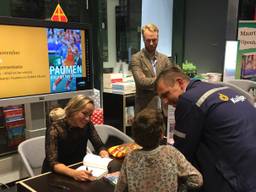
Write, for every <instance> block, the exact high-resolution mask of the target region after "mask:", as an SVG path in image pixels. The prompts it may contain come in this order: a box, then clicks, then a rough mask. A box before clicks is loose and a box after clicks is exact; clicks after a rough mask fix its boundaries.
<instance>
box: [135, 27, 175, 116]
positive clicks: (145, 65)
mask: <svg viewBox="0 0 256 192" xmlns="http://www.w3.org/2000/svg"><path fill="white" fill-rule="evenodd" d="M141 33H142V36H143V40H144V44H145V48H143V49H142V50H141V51H139V52H137V53H135V54H134V55H133V56H132V60H131V69H132V73H133V77H134V80H135V84H136V96H135V113H136V114H137V113H138V112H140V111H141V110H142V109H144V108H153V109H160V108H161V103H160V99H159V97H158V96H157V94H156V92H155V91H154V83H155V80H156V77H157V76H158V74H159V73H160V72H161V71H162V70H163V69H165V68H166V67H168V66H171V65H173V64H172V63H171V62H170V60H169V59H168V57H167V56H166V55H164V54H161V53H159V52H158V51H156V48H157V44H158V38H159V29H158V28H157V26H156V25H154V24H148V25H145V26H143V27H142V30H141Z"/></svg>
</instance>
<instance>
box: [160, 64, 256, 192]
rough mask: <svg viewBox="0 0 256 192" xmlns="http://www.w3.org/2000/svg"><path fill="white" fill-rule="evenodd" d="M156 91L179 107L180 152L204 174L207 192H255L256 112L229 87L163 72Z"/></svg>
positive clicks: (174, 71) (177, 71)
mask: <svg viewBox="0 0 256 192" xmlns="http://www.w3.org/2000/svg"><path fill="white" fill-rule="evenodd" d="M156 91H157V93H158V95H159V96H160V97H161V99H162V100H163V102H164V103H165V104H170V105H173V106H174V107H176V111H175V120H176V127H175V133H174V139H175V144H174V145H175V147H176V148H178V149H179V150H180V151H181V152H182V153H183V154H184V155H185V157H186V158H187V159H188V160H189V161H191V162H192V163H193V164H194V165H195V166H196V167H197V168H198V169H199V170H200V171H201V173H202V174H203V178H204V185H203V189H202V191H206V192H229V191H232V192H233V191H236V192H255V191H256V169H255V163H256V108H254V107H253V105H252V104H251V103H249V102H248V101H247V100H246V98H245V97H244V96H243V95H240V94H238V93H236V92H235V91H234V90H232V89H230V88H228V87H221V86H220V85H215V84H210V83H206V82H201V81H199V80H190V79H189V78H188V77H187V76H186V75H185V74H184V73H183V72H182V71H181V70H180V69H179V68H177V67H172V68H168V69H167V70H165V71H163V72H161V73H160V74H159V76H158V78H157V80H156Z"/></svg>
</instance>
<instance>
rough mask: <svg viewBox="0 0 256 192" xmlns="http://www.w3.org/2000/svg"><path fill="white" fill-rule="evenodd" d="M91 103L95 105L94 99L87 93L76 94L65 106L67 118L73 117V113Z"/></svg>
mask: <svg viewBox="0 0 256 192" xmlns="http://www.w3.org/2000/svg"><path fill="white" fill-rule="evenodd" d="M89 103H91V104H92V105H94V102H93V100H92V99H91V98H90V97H88V96H85V95H76V96H74V97H72V98H71V99H70V100H69V102H68V104H67V106H66V107H65V114H66V117H67V118H70V117H72V115H73V114H74V113H76V112H78V111H81V110H82V109H83V108H84V107H85V106H86V105H87V104H89Z"/></svg>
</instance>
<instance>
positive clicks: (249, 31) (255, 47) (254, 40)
mask: <svg viewBox="0 0 256 192" xmlns="http://www.w3.org/2000/svg"><path fill="white" fill-rule="evenodd" d="M236 78H238V79H256V21H239V26H238V52H237V67H236Z"/></svg>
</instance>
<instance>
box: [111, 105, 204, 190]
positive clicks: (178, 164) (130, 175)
mask: <svg viewBox="0 0 256 192" xmlns="http://www.w3.org/2000/svg"><path fill="white" fill-rule="evenodd" d="M132 127H133V134H134V139H135V142H136V143H137V144H139V145H140V146H141V147H142V149H139V150H135V151H133V152H131V153H130V154H128V155H127V156H126V157H125V159H124V162H123V165H122V169H121V172H120V177H119V180H118V183H117V185H116V188H115V192H122V191H129V192H151V191H152V192H158V191H159V192H164V191H166V192H167V191H168V192H176V191H180V189H182V190H184V189H187V188H188V189H190V188H198V187H200V186H201V185H202V184H203V179H202V175H201V174H200V173H199V172H198V171H197V169H196V168H195V167H193V166H192V165H191V164H190V163H189V162H188V161H187V160H186V159H185V157H184V156H183V155H182V154H181V153H180V152H179V151H178V150H177V149H175V148H174V147H172V146H167V145H159V142H160V140H161V138H162V136H163V117H162V114H161V113H160V112H159V111H157V110H154V109H144V110H142V111H141V112H140V113H138V114H137V116H136V118H135V120H134V123H133V126H132ZM178 180H179V181H182V182H181V183H182V184H181V185H178ZM180 186H182V187H180ZM178 188H179V189H178Z"/></svg>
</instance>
